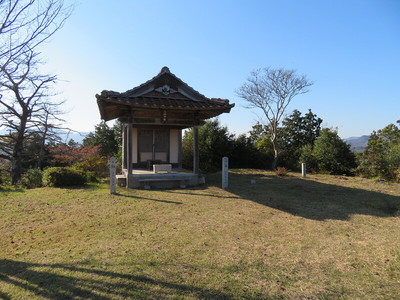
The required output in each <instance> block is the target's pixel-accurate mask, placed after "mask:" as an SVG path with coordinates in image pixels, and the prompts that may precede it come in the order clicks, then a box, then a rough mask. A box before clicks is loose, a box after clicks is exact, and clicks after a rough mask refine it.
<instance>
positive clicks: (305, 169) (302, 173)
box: [301, 163, 307, 177]
mask: <svg viewBox="0 0 400 300" xmlns="http://www.w3.org/2000/svg"><path fill="white" fill-rule="evenodd" d="M306 175H307V168H306V164H305V163H302V164H301V176H302V177H306Z"/></svg>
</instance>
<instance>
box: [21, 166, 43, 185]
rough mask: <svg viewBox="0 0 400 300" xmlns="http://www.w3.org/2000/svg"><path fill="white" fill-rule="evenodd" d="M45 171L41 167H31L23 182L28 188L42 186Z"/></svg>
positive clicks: (23, 177) (22, 179)
mask: <svg viewBox="0 0 400 300" xmlns="http://www.w3.org/2000/svg"><path fill="white" fill-rule="evenodd" d="M42 177H43V172H42V171H41V170H40V169H29V170H28V171H26V172H25V174H24V175H23V176H22V178H21V184H22V185H23V186H25V187H27V188H28V189H32V188H37V187H41V186H42Z"/></svg>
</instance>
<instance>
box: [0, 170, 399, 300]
mask: <svg viewBox="0 0 400 300" xmlns="http://www.w3.org/2000/svg"><path fill="white" fill-rule="evenodd" d="M229 179H230V182H229V189H228V190H227V191H225V190H222V189H221V188H220V174H216V175H211V176H208V178H207V180H208V185H207V186H205V187H202V188H197V189H182V190H166V191H153V190H151V191H144V190H127V189H124V188H120V189H119V190H118V192H119V195H115V196H113V195H109V191H108V187H107V186H106V185H98V186H96V185H92V186H89V187H86V188H82V189H79V188H76V189H57V188H40V189H33V190H26V191H18V190H17V191H10V190H9V191H7V192H4V191H3V192H0V299H35V298H38V299H69V298H73V299H88V298H89V299H126V298H132V299H141V298H143V299H204V298H210V299H231V298H232V299H338V298H339V299H340V298H343V299H395V298H398V297H399V294H400V211H399V209H400V185H399V184H388V183H384V182H383V183H382V182H380V183H376V182H373V181H370V180H366V179H361V178H347V177H333V176H326V175H320V176H316V175H312V176H308V177H307V178H306V179H302V178H300V176H299V175H298V174H291V176H288V177H283V178H278V177H276V176H275V174H274V173H272V172H264V171H254V170H233V171H232V172H231V173H230V178H229ZM251 179H255V183H254V184H251V183H250V180H251Z"/></svg>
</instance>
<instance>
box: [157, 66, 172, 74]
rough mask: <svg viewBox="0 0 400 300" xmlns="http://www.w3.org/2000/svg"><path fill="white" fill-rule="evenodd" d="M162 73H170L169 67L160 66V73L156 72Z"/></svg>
mask: <svg viewBox="0 0 400 300" xmlns="http://www.w3.org/2000/svg"><path fill="white" fill-rule="evenodd" d="M162 73H171V71H170V70H169V68H168V67H167V66H164V67H162V69H161V71H160V73H158V74H162Z"/></svg>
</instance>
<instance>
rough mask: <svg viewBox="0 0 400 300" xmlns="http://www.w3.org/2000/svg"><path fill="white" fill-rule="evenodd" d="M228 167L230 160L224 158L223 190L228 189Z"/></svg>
mask: <svg viewBox="0 0 400 300" xmlns="http://www.w3.org/2000/svg"><path fill="white" fill-rule="evenodd" d="M228 165H229V159H228V158H227V157H226V156H224V157H223V158H222V188H223V189H227V188H228Z"/></svg>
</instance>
